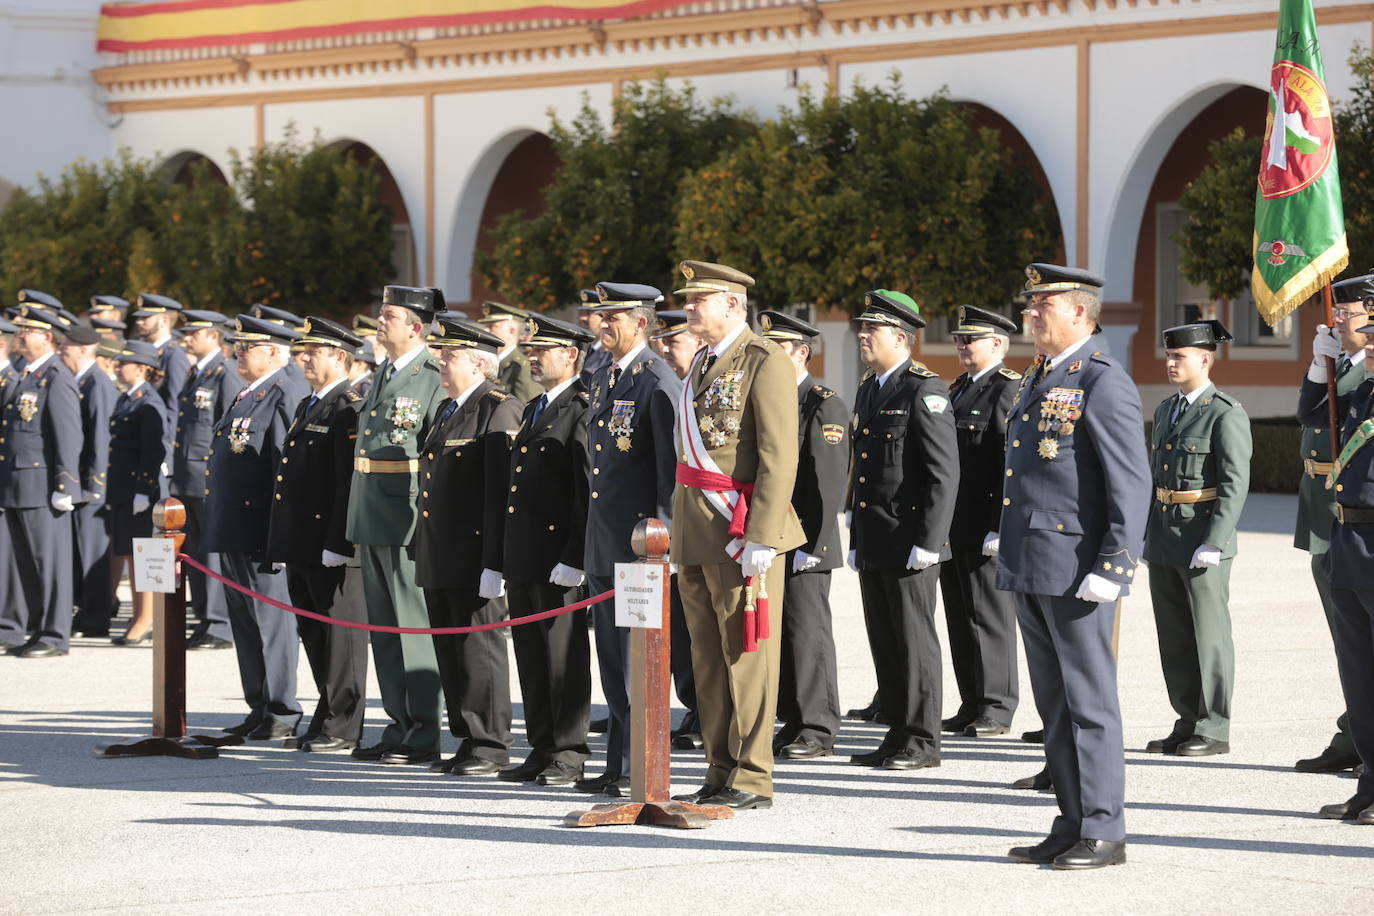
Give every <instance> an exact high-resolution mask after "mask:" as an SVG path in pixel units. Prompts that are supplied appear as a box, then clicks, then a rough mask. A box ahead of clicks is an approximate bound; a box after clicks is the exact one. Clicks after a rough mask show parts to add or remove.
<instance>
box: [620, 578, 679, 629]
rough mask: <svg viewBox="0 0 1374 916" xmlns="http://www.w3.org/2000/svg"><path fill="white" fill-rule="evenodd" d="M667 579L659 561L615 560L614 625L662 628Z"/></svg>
mask: <svg viewBox="0 0 1374 916" xmlns="http://www.w3.org/2000/svg"><path fill="white" fill-rule="evenodd" d="M667 583H668V570H667V567H666V566H665V565H664V564H662V563H617V564H615V625H616V626H618V627H634V628H636V629H641V630H659V629H662V628H663V590H664V589H665V588H667Z"/></svg>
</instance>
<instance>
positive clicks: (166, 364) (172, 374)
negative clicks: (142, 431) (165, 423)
mask: <svg viewBox="0 0 1374 916" xmlns="http://www.w3.org/2000/svg"><path fill="white" fill-rule="evenodd" d="M156 349H157V359H158V368H159V369H161V370H162V381H161V382H160V383H159V384H158V386H157V393H158V394H160V395H161V396H162V403H163V404H165V405H167V414H168V416H170V415H171V413H172V411H174V410H176V409H177V396H178V395H179V394H181V389H182V388H184V387H186V376H187V375H188V374H189V373H190V371H191V362H190V360H189V359H188V358H187V356H186V351H185V350H184V349H182V347H181V345H180V344H178V343H177V342H176V340H174V339H172V338H170V337H169V338H168V339H167V341H166V342H165V343H162V344H160V345H158V346H157V348H156ZM170 434H171V430H168V435H169V438H168V440H167V442H168V444H170V443H171V441H172V440H171V438H170Z"/></svg>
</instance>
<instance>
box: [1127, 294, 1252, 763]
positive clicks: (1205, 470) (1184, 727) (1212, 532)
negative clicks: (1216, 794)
mask: <svg viewBox="0 0 1374 916" xmlns="http://www.w3.org/2000/svg"><path fill="white" fill-rule="evenodd" d="M1231 339H1232V338H1231V335H1230V333H1229V332H1227V331H1226V329H1225V327H1223V326H1222V324H1221V322H1219V321H1205V322H1199V323H1196V324H1189V325H1183V326H1181V327H1177V328H1170V329H1168V330H1166V331H1165V332H1164V348H1165V349H1166V350H1174V349H1180V348H1185V347H1201V348H1203V349H1207V350H1211V351H1213V352H1215V351H1216V348H1217V344H1218V343H1220V342H1222V341H1227V340H1231ZM1250 452H1251V442H1250V418H1249V417H1248V416H1246V413H1245V409H1244V408H1243V407H1241V405H1240V402H1239V401H1237V400H1236V399H1235V398H1233V397H1231V396H1230V395H1228V394H1226V393H1225V392H1223V391H1219V390H1218V389H1217V388H1216V387H1215V386H1214V385H1213V384H1212V383H1211V382H1210V381H1208V382H1206V383H1205V384H1204V385H1202V386H1201V387H1200V388H1197V389H1195V390H1194V391H1192V392H1190V393H1188V394H1184V393H1182V392H1180V393H1178V394H1176V395H1174V396H1173V397H1170V398H1167V399H1166V400H1165V401H1164V402H1163V403H1161V404H1160V405H1159V406H1158V407H1156V408H1155V414H1154V425H1153V428H1152V431H1151V434H1150V473H1151V482H1152V483H1153V484H1154V502H1153V503H1152V504H1151V506H1150V516H1149V521H1148V522H1147V524H1146V526H1145V561H1146V562H1147V563H1148V564H1149V568H1150V598H1151V601H1152V602H1153V605H1154V614H1155V627H1156V629H1157V631H1158V633H1159V657H1160V661H1161V663H1162V664H1163V668H1164V686H1165V688H1166V690H1167V691H1168V694H1169V703H1170V705H1171V706H1173V708H1174V712H1175V714H1176V715H1177V716H1178V718H1177V720H1176V721H1175V722H1174V727H1173V731H1172V732H1171V733H1170V734H1169V736H1168V737H1166V738H1164V739H1162V740H1160V741H1158V742H1155V741H1152V742H1150V743H1149V745H1147V746H1146V750H1148V751H1158V752H1162V753H1176V754H1178V755H1180V756H1184V757H1201V756H1209V755H1213V754H1223V753H1226V752H1227V751H1229V750H1230V740H1231V739H1230V731H1231V691H1232V688H1233V687H1234V685H1235V648H1234V646H1233V644H1232V642H1231V614H1230V608H1229V606H1228V605H1229V598H1230V582H1231V561H1232V560H1233V559H1234V558H1235V555H1236V525H1237V524H1238V523H1239V522H1240V513H1241V510H1242V509H1243V508H1244V507H1245V497H1246V494H1247V493H1248V492H1249V490H1250ZM1204 548H1205V549H1204ZM1212 564H1215V565H1212Z"/></svg>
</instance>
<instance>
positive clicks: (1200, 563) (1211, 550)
mask: <svg viewBox="0 0 1374 916" xmlns="http://www.w3.org/2000/svg"><path fill="white" fill-rule="evenodd" d="M1220 565H1221V551H1220V550H1219V549H1218V548H1216V547H1213V546H1212V545H1211V544H1203V545H1202V546H1201V547H1199V548H1198V549H1197V550H1194V551H1193V560H1192V562H1191V563H1189V564H1188V568H1189V569H1206V568H1208V567H1211V566H1220Z"/></svg>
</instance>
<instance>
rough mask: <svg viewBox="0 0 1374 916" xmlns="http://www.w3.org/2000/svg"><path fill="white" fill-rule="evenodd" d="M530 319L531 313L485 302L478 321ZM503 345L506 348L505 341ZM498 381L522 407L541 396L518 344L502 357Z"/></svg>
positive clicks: (527, 361) (484, 322)
mask: <svg viewBox="0 0 1374 916" xmlns="http://www.w3.org/2000/svg"><path fill="white" fill-rule="evenodd" d="M528 317H529V312H526V311H525V310H524V309H521V308H516V307H515V306H513V305H506V304H505V303H504V302H483V303H482V316H481V317H480V318H478V319H477V320H478V321H479V322H481V323H482V324H490V323H491V322H493V321H504V320H506V319H512V318H513V319H515V320H516V321H517V322H520V323H522V324H523V323H524V321H525V320H526V319H527V318H528ZM502 345H503V346H504V341H503V342H502ZM498 355H499V354H498ZM496 381H497V384H499V385H500V386H501V387H502V388H503V389H505V391H506V393H507V394H509V395H511V396H512V397H514V398H515V400H516V401H517V402H518V403H519V404H520V406H522V407H523V406H524V405H525V404H528V403H529V402H530V399H532V398H537V397H539V395H540V394H541V389H540V387H539V386H538V385H537V384H535V381H534V378H533V377H532V376H531V375H530V361H529V359H528V358H526V356H525V354H524V353H521V352H520V345H519V344H518V343H517V344H514V345H512V346H511V348H510V350H509V352H507V353H506V354H505V355H504V356H501V364H500V366H498V367H497V370H496Z"/></svg>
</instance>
